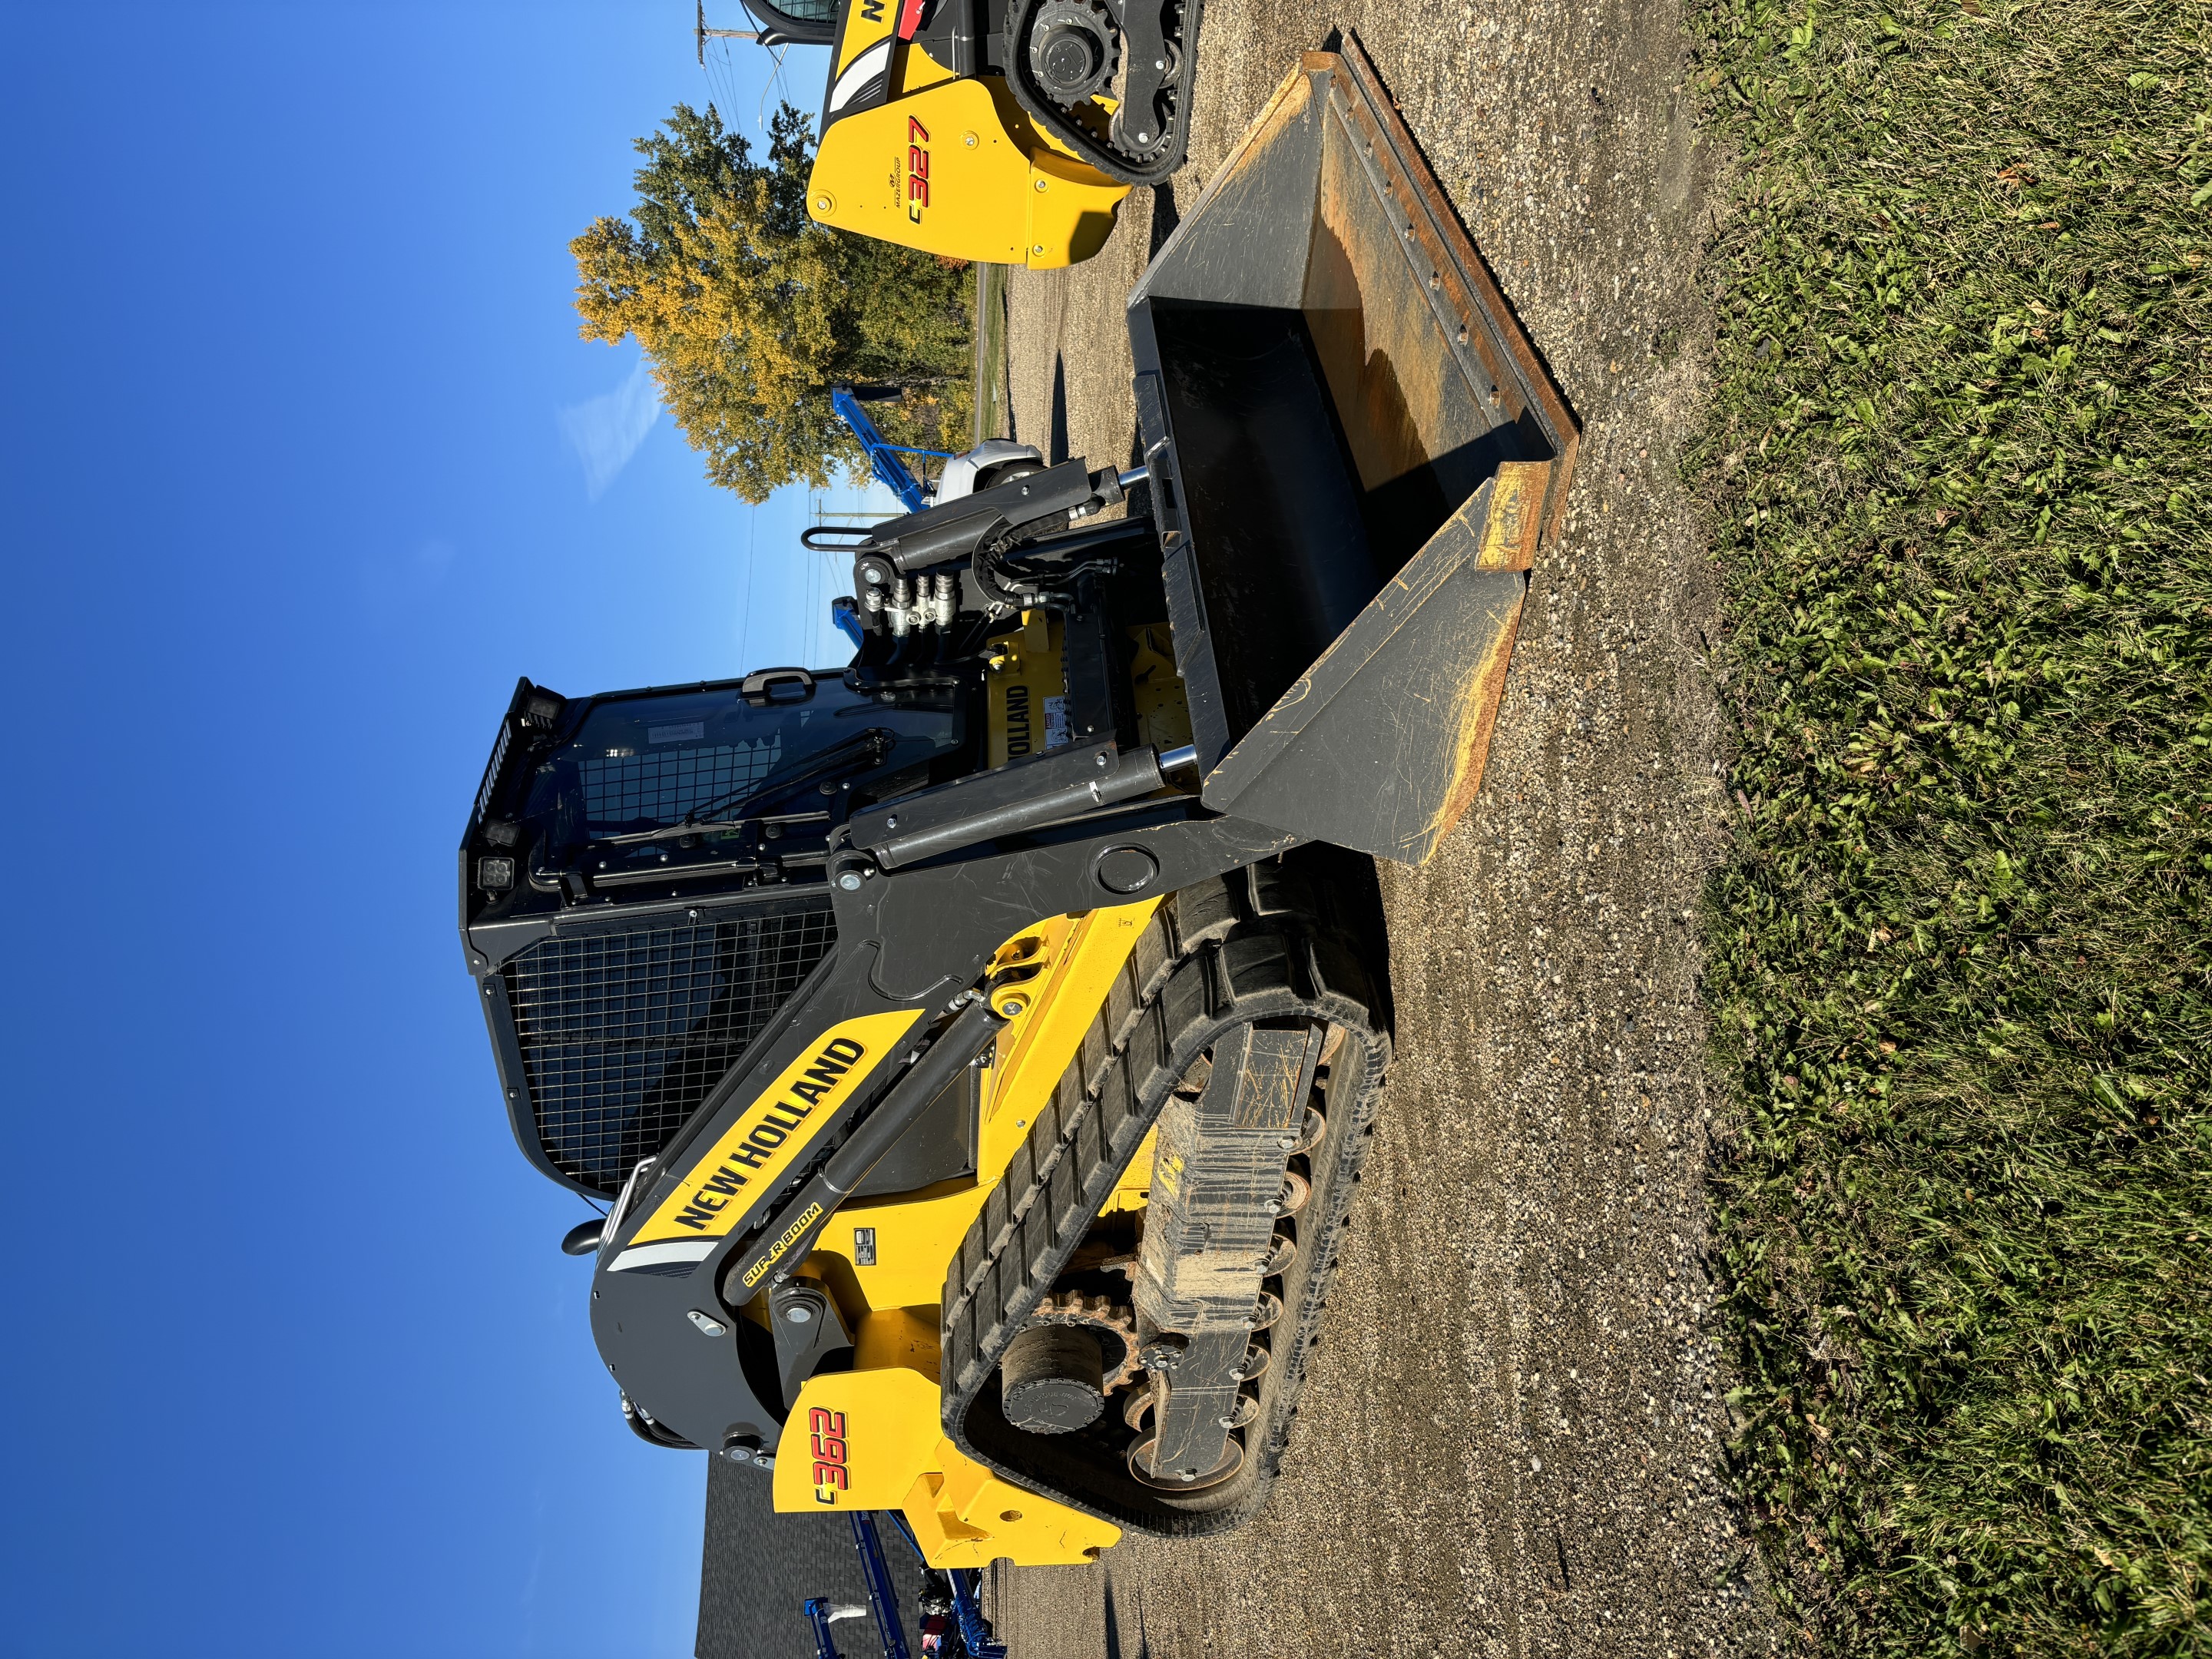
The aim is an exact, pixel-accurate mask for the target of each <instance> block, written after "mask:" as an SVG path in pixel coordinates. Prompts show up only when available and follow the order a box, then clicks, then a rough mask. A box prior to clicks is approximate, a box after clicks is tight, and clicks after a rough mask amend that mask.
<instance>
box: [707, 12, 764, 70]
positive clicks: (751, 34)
mask: <svg viewBox="0 0 2212 1659" xmlns="http://www.w3.org/2000/svg"><path fill="white" fill-rule="evenodd" d="M692 36H693V39H694V40H696V42H697V43H698V47H699V66H700V68H702V69H704V68H705V67H706V66H707V42H708V40H759V39H760V38H761V37H760V31H759V30H758V29H710V28H708V27H707V0H699V21H698V22H697V23H696V25H695V26H694V27H693V29H692Z"/></svg>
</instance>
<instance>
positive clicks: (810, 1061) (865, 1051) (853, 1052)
mask: <svg viewBox="0 0 2212 1659" xmlns="http://www.w3.org/2000/svg"><path fill="white" fill-rule="evenodd" d="M920 1018H921V1010H920V1009H919V1008H908V1009H902V1010H900V1011H899V1012H896V1013H888V1014H866V1015H863V1016H862V1017H861V1018H859V1019H848V1020H846V1021H844V1022H843V1023H842V1024H838V1025H834V1026H832V1027H830V1029H829V1030H827V1031H825V1032H824V1033H823V1035H822V1036H821V1038H820V1039H819V1040H818V1041H817V1042H815V1043H814V1044H813V1045H812V1046H811V1047H810V1048H808V1049H807V1050H806V1052H805V1054H803V1055H801V1057H800V1058H799V1059H798V1060H793V1061H792V1063H791V1064H790V1066H787V1067H786V1068H785V1071H784V1073H783V1075H782V1076H781V1077H779V1078H778V1079H776V1080H775V1083H773V1084H772V1085H769V1088H768V1089H766V1090H765V1091H763V1092H762V1093H761V1094H760V1095H759V1096H758V1097H756V1098H755V1100H754V1101H753V1103H752V1104H750V1106H748V1107H746V1108H745V1109H744V1111H742V1112H740V1113H738V1115H737V1119H736V1121H734V1122H732V1124H731V1125H730V1127H728V1128H726V1129H725V1130H724V1131H723V1132H722V1133H721V1135H720V1138H718V1139H716V1140H715V1142H714V1146H711V1147H709V1148H708V1151H707V1153H706V1156H705V1157H703V1158H701V1159H700V1160H699V1161H698V1162H697V1163H696V1164H693V1165H692V1166H691V1168H690V1170H689V1171H688V1172H687V1173H686V1174H685V1175H684V1179H683V1180H682V1181H680V1182H678V1183H677V1187H676V1190H675V1191H674V1192H673V1193H671V1194H669V1195H668V1197H667V1198H665V1200H662V1201H661V1205H660V1207H659V1209H657V1210H655V1211H654V1212H653V1214H652V1215H651V1216H649V1217H648V1218H647V1220H646V1223H645V1225H643V1226H642V1227H640V1228H639V1229H638V1230H637V1231H636V1233H635V1235H633V1236H632V1237H631V1239H630V1241H629V1242H630V1243H631V1244H633V1245H637V1244H648V1243H654V1242H655V1241H658V1240H660V1239H671V1238H720V1237H725V1236H726V1235H727V1234H728V1232H729V1231H730V1230H731V1229H732V1227H734V1226H736V1225H737V1224H738V1220H739V1219H740V1218H743V1217H744V1214H745V1212H747V1211H748V1210H750V1209H751V1208H752V1201H753V1200H754V1199H755V1198H757V1197H758V1196H759V1195H761V1194H764V1193H770V1192H773V1191H775V1188H776V1187H777V1186H778V1184H779V1183H780V1182H781V1181H782V1179H783V1177H784V1175H785V1173H786V1172H787V1170H790V1168H791V1167H792V1165H793V1164H795V1163H797V1162H798V1161H799V1158H801V1157H803V1156H804V1155H805V1152H806V1150H807V1148H809V1147H810V1146H812V1145H813V1144H814V1143H815V1141H816V1140H817V1139H819V1138H820V1137H821V1135H822V1133H823V1130H824V1129H826V1128H828V1127H829V1124H830V1122H831V1121H832V1120H833V1119H835V1118H836V1115H837V1112H838V1109H839V1108H841V1107H842V1106H843V1105H844V1104H845V1103H846V1102H848V1101H849V1100H850V1099H852V1097H853V1096H854V1093H856V1092H857V1091H859V1089H860V1085H862V1084H863V1083H866V1081H867V1080H868V1078H869V1077H870V1076H871V1075H872V1073H874V1071H875V1069H876V1067H877V1066H879V1065H881V1064H882V1063H883V1060H884V1056H885V1055H886V1054H890V1051H891V1050H892V1048H895V1047H896V1045H897V1042H898V1040H899V1039H900V1038H901V1037H902V1036H905V1035H906V1033H907V1032H908V1030H910V1029H911V1028H912V1027H913V1025H914V1023H915V1021H916V1020H918V1019H920Z"/></svg>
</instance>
